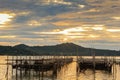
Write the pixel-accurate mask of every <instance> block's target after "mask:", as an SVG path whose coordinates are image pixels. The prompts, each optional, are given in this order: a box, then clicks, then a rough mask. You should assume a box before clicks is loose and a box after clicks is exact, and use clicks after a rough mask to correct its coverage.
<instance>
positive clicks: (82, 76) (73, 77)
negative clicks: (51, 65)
mask: <svg viewBox="0 0 120 80" xmlns="http://www.w3.org/2000/svg"><path fill="white" fill-rule="evenodd" d="M9 58H11V57H9ZM5 59H7V57H6V56H0V80H7V77H8V80H16V79H15V70H14V71H13V76H12V68H11V66H10V65H9V66H7V65H5V64H6V63H7V61H6V60H5ZM76 66H77V63H76V62H75V61H73V62H72V63H70V64H67V65H64V66H63V67H62V68H61V70H60V71H59V72H57V79H56V80H94V76H95V78H96V79H95V80H120V76H119V74H120V66H119V65H115V64H114V65H113V67H114V68H113V69H112V73H108V72H106V71H101V70H96V71H95V72H96V73H95V74H94V73H93V70H90V69H87V70H85V71H84V72H80V73H79V74H78V75H77V73H76ZM7 69H8V72H7ZM31 73H32V74H31V80H39V79H38V77H36V75H34V74H35V72H32V71H31ZM7 74H8V75H9V76H7ZM18 80H20V79H18ZM22 80H29V78H28V77H24V79H22ZM43 80H53V78H52V77H44V79H43ZM54 80H55V79H54Z"/></svg>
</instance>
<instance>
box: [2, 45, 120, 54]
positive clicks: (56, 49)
mask: <svg viewBox="0 0 120 80" xmlns="http://www.w3.org/2000/svg"><path fill="white" fill-rule="evenodd" d="M93 53H95V55H96V56H119V55H120V53H119V51H115V50H102V49H92V48H85V47H82V46H79V45H77V44H74V43H62V44H57V45H52V46H28V45H25V44H19V45H16V46H13V47H12V46H0V55H64V56H66V55H69V56H76V55H80V56H91V55H92V54H93Z"/></svg>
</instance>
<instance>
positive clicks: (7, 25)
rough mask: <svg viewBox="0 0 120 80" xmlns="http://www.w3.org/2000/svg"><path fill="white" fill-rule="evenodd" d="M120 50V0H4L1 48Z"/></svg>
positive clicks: (0, 21) (0, 8)
mask: <svg viewBox="0 0 120 80" xmlns="http://www.w3.org/2000/svg"><path fill="white" fill-rule="evenodd" d="M66 42H72V43H75V44H78V45H81V46H84V47H94V48H99V49H112V50H120V0H0V45H7V46H8V45H10V46H14V45H17V44H26V45H31V46H43V45H56V44H60V43H66Z"/></svg>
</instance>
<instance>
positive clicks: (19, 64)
mask: <svg viewBox="0 0 120 80" xmlns="http://www.w3.org/2000/svg"><path fill="white" fill-rule="evenodd" d="M7 61H8V62H11V66H12V76H15V79H14V80H23V79H24V77H25V76H27V77H28V79H29V80H34V78H35V77H33V76H36V79H35V80H43V79H44V77H46V75H47V74H49V73H51V75H50V76H51V77H52V79H53V80H55V78H56V76H57V72H58V71H59V70H60V69H61V67H62V66H64V65H66V64H69V63H71V62H72V61H73V58H71V57H67V56H12V58H11V59H7ZM48 72H49V73H48ZM14 73H15V74H14Z"/></svg>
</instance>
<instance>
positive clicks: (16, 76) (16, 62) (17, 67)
mask: <svg viewBox="0 0 120 80" xmlns="http://www.w3.org/2000/svg"><path fill="white" fill-rule="evenodd" d="M17 59H18V57H17V56H16V59H15V60H16V62H15V64H16V80H18V60H17Z"/></svg>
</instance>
